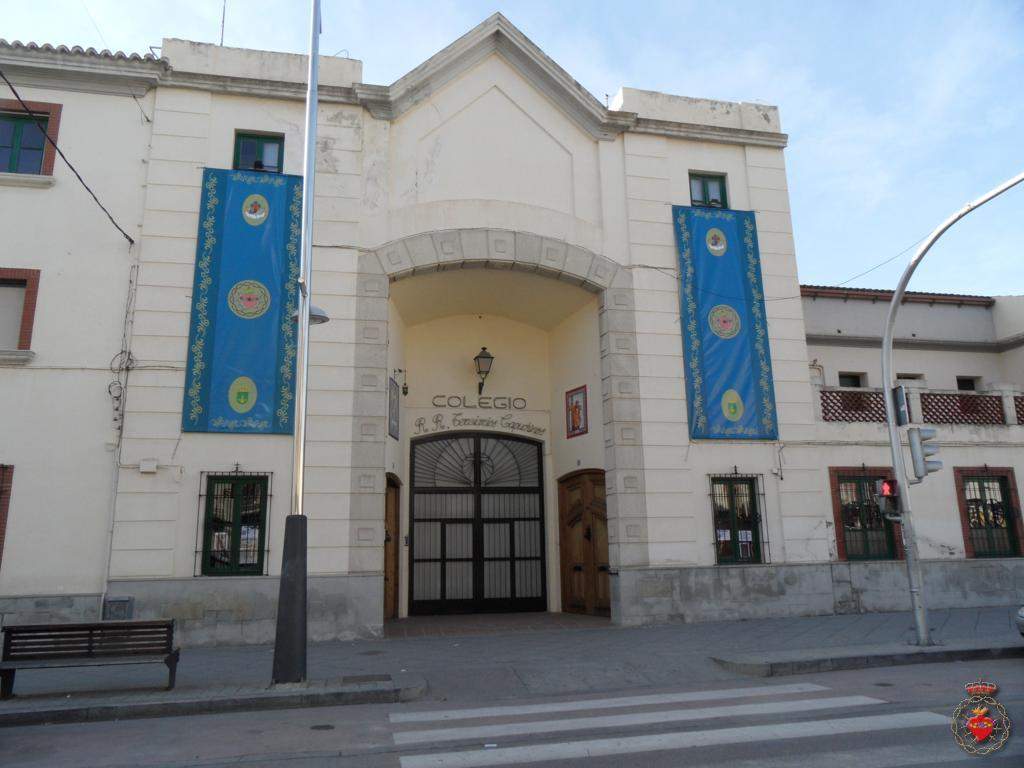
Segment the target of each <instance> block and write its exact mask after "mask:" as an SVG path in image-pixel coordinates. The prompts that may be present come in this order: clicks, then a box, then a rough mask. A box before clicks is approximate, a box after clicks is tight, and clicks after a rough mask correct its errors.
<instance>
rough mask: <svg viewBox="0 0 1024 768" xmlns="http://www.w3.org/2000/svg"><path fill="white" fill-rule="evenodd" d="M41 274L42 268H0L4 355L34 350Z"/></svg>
mask: <svg viewBox="0 0 1024 768" xmlns="http://www.w3.org/2000/svg"><path fill="white" fill-rule="evenodd" d="M39 275H40V272H39V270H38V269H21V268H10V267H0V352H6V351H11V350H22V351H25V350H30V349H31V348H32V328H33V326H34V325H35V313H36V299H37V297H38V295H39Z"/></svg>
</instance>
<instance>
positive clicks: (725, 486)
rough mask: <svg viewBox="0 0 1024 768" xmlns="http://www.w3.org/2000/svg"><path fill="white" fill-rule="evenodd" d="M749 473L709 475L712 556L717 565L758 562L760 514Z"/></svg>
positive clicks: (755, 486) (754, 485) (759, 555)
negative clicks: (741, 474)
mask: <svg viewBox="0 0 1024 768" xmlns="http://www.w3.org/2000/svg"><path fill="white" fill-rule="evenodd" d="M756 483H757V481H756V479H755V478H753V477H712V478H711V508H712V514H713V515H714V518H713V523H714V529H715V558H716V561H717V562H718V564H719V565H726V564H735V563H760V562H761V530H760V529H761V515H760V514H759V512H758V509H757V485H756Z"/></svg>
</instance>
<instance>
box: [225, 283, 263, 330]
mask: <svg viewBox="0 0 1024 768" xmlns="http://www.w3.org/2000/svg"><path fill="white" fill-rule="evenodd" d="M228 306H229V307H231V311H232V312H234V313H235V314H236V315H238V316H239V317H241V318H243V319H245V320H254V319H255V318H257V317H259V316H260V315H262V314H263V313H265V312H266V311H267V309H269V307H270V291H269V290H267V286H265V285H264V284H263V283H261V282H259V281H258V280H239V281H238V282H237V283H235V284H234V285H233V286H231V290H230V291H228Z"/></svg>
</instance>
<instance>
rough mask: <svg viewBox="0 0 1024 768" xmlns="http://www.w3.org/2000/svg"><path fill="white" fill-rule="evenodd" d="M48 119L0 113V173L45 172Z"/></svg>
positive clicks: (37, 173) (36, 173)
mask: <svg viewBox="0 0 1024 768" xmlns="http://www.w3.org/2000/svg"><path fill="white" fill-rule="evenodd" d="M46 125H47V118H46V117H41V116H38V115H26V114H20V115H15V114H10V113H6V112H4V113H0V173H29V174H35V175H39V174H41V173H42V172H43V155H44V154H45V150H46Z"/></svg>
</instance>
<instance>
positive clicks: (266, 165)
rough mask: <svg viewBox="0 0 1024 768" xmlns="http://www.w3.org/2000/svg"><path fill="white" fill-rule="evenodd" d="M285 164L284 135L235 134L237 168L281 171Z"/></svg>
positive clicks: (270, 171)
mask: <svg viewBox="0 0 1024 768" xmlns="http://www.w3.org/2000/svg"><path fill="white" fill-rule="evenodd" d="M283 166H284V136H280V135H277V136H275V135H265V134H260V133H237V134H235V157H234V167H235V169H237V170H244V171H267V172H268V173H281V169H282V167H283Z"/></svg>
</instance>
